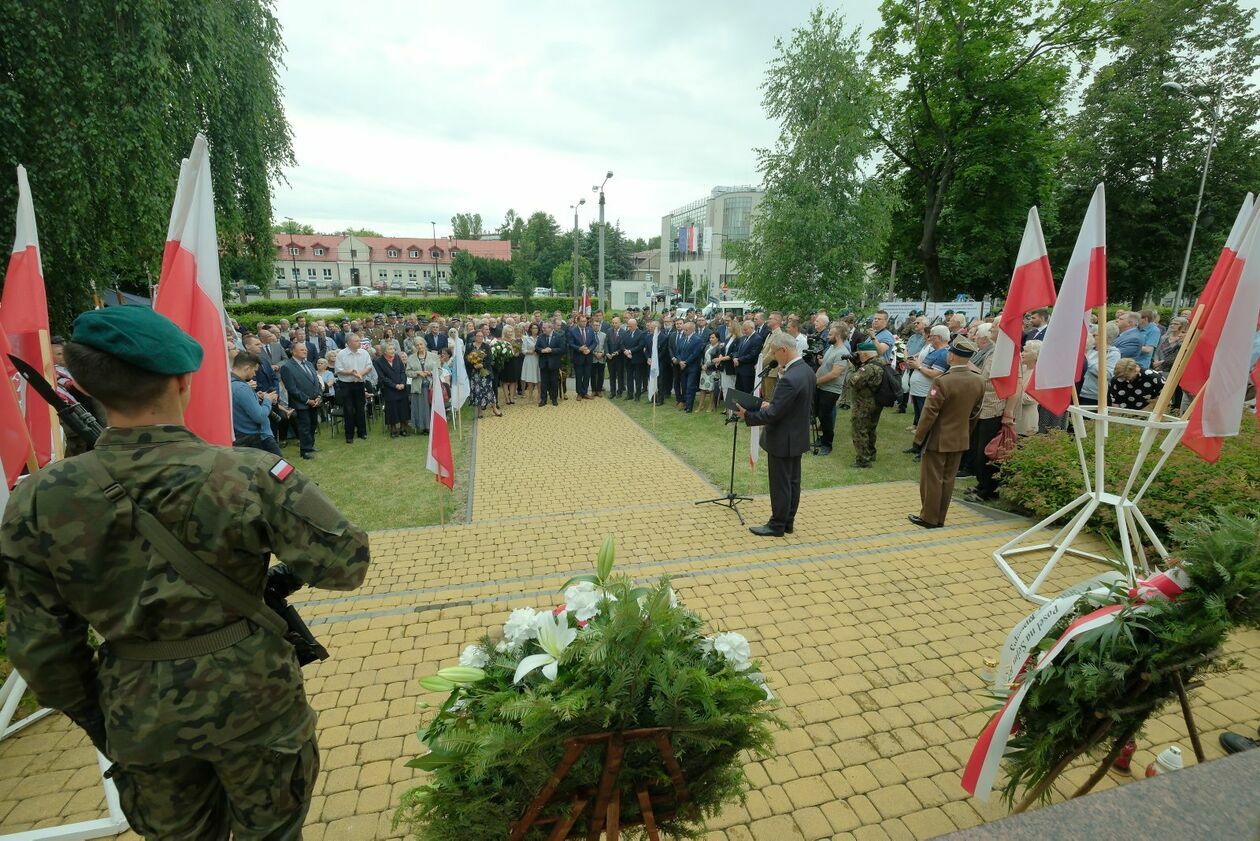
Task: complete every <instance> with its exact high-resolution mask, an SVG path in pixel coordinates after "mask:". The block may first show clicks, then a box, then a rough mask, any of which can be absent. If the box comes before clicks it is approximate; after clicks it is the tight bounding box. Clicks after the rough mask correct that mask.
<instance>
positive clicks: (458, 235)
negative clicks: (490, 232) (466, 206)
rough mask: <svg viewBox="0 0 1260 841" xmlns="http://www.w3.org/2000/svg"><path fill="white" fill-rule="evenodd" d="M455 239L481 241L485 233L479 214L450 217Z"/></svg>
mask: <svg viewBox="0 0 1260 841" xmlns="http://www.w3.org/2000/svg"><path fill="white" fill-rule="evenodd" d="M451 228H452V230H453V232H454V234H455V239H481V235H482V234H484V233H485V229H484V228H483V227H482V222H481V214H480V213H456V214H455V215H454V216H452V217H451Z"/></svg>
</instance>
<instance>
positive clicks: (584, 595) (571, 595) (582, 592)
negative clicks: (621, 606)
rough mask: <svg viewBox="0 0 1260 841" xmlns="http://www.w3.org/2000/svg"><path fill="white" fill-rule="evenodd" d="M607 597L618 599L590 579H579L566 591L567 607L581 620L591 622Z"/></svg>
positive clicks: (565, 604) (612, 600)
mask: <svg viewBox="0 0 1260 841" xmlns="http://www.w3.org/2000/svg"><path fill="white" fill-rule="evenodd" d="M605 599H606V600H608V601H610V602H615V601H617V597H616V596H614V595H613V594H612V593H610V592H608V591H607V590H605V589H604V588H603V587H596V586H595V585H594V584H592V583H591V582H589V581H579V582H578V583H577V584H574V585H572V586H571V587H568V588H566V589H565V591H564V606H565V609H566V610H568V611H569V612H570V613H572V614H573V615H574V616H576V617H577V619H578V621H579V622H589V621H591V620H592V619H594V618H595V617H596V616H598V615H599V605H600V603H601V602H603V601H604V600H605Z"/></svg>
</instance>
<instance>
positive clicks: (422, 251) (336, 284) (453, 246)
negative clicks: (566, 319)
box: [272, 234, 512, 291]
mask: <svg viewBox="0 0 1260 841" xmlns="http://www.w3.org/2000/svg"><path fill="white" fill-rule="evenodd" d="M275 242H276V265H275V278H274V279H273V281H272V283H273V284H274V285H275V286H277V287H279V288H281V289H283V288H286V287H292V286H294V285H295V284H296V285H297V286H299V287H302V288H307V287H310V286H314V287H315V288H317V289H329V290H330V291H331V290H333V289H336V288H345V287H348V286H374V287H376V288H378V289H389V290H404V289H406V290H409V291H419V290H422V289H426V288H427V289H428V290H429V291H433V290H434V289H435V288H437V289H440V288H441V286H443V285H445V284H446V283H449V282H450V272H451V260H452V259H453V258H454V256H455V255H456V254H458V253H459V252H461V251H466V252H468V253H469V254H472V255H473V256H476V257H485V258H487V259H490V260H511V259H512V243H511V242H510V241H509V240H467V239H460V240H453V239H450V238H438V239H436V240H435V239H432V238H430V237H357V236H350V237H348V236H342V235H341V234H275ZM435 281H436V283H435Z"/></svg>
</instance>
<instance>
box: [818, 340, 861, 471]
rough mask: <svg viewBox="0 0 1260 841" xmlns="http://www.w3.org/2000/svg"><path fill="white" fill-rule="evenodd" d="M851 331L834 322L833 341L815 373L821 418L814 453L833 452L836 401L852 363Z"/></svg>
mask: <svg viewBox="0 0 1260 841" xmlns="http://www.w3.org/2000/svg"><path fill="white" fill-rule="evenodd" d="M848 338H849V331H848V329H847V328H846V327H845V326H844V325H843V324H839V323H837V324H835V325H833V326H832V328H831V330H830V333H829V335H828V339H830V341H831V343H830V344H829V345H828V346H827V350H826V351H825V352H824V353H823V355H822V361H821V362H820V364H819V366H818V371H817V372H816V374H815V377H816V380H815V381H816V384H817V387H818V388H817V391H816V392H815V393H814V413H815V415H816V416H817V418H818V429H819V438H818V449H816V450H814V455H819V456H827V455H831V445H832V443H833V442H834V439H835V433H836V403H837V402H838V401H839V400H840V394H841V392H843V391H844V381H845V379H846V378H847V376H848V373H849V368H850V367H851V365H852V362H853V361H855V360H853V356H852V355H851V354H850V353H849V347H848V344H847V343H846V341H847V339H848Z"/></svg>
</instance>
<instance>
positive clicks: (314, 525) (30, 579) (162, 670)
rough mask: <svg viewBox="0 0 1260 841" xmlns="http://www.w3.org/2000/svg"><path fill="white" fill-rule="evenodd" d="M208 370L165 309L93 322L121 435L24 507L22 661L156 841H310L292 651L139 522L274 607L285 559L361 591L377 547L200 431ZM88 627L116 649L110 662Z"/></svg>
mask: <svg viewBox="0 0 1260 841" xmlns="http://www.w3.org/2000/svg"><path fill="white" fill-rule="evenodd" d="M201 355H202V351H201V347H200V346H199V345H198V344H197V343H196V342H195V341H193V340H192V339H191V338H190V337H189V336H187V335H186V334H185V333H183V332H182V331H181V330H179V328H178V327H176V326H175V325H174V324H173V323H171V322H170V321H169V320H167V319H166V318H164V317H162V316H161V315H158V314H156V313H154V312H153V311H152V310H150V309H147V308H140V307H117V308H111V309H106V310H97V311H94V312H89V313H85V314H84V315H82V316H80V317H79V319H78V320H77V321H76V322H75V326H74V336H73V339H72V341H71V342H70V343H69V344H68V345H67V346H66V362H67V366H68V367H69V369H70V371H71V373H72V374H73V376H74V378H75V381H76V383H77V384H78V386H79V387H80V388H81V389H83V390H84V391H86V392H88V393H89V394H91V395H92V396H93V397H94V398H95V399H97V400H98V401H100V403H101V404H103V405H104V407H105V410H106V413H107V415H108V419H109V427H108V429H106V431H105V432H104V434H103V435H102V436H101V437H100V440H99V441H98V442H97V445H96V449H95V450H94V451H92V452H89V453H85V454H83V455H80V456H76V457H74V458H70V459H66V460H64V461H61V462H58V463H56V464H53V465H51V466H49V467H47V468H45V469H43V470H41V471H39V472H38V473H36V474H35V475H33V476H31V477H30V478H28V479H26V480H24V481H23V482H21V483H19V484H18V486H17V488H16V489H15V490H14V492H13V495H12V497H11V499H10V501H9V505H8V507H7V509H6V511H5V516H4V520H3V524H2V525H0V579H3V581H2V582H0V583H4V584H5V585H6V586H7V589H6V598H7V606H8V611H9V614H8V649H9V657H10V658H11V659H12V661H13V664H14V666H16V667H17V669H18V670H19V671H20V672H21V674H22V676H23V677H24V678H26V679H27V681H28V683H29V684H30V686H31V688H32V690H33V691H34V693H35V695H36V697H37V698H38V699H39V701H40V702H41V703H43V704H44V705H46V706H49V707H52V708H54V709H58V710H62V711H64V712H65V713H66V714H67V715H68V716H69V717H70V718H71V719H73V720H74V721H75V722H76V723H77V724H78V725H79V726H80V727H82V728H83V729H84V730H86V731H87V733H88V734H89V735H90V736H91V738H92V741H93V743H94V744H95V745H96V746H97V747H98V748H99V749H100V750H101V752H102V753H104V754H105V755H106V756H107V757H109V758H110V759H112V760H113V761H114V763H115V764H114V767H113V768H111V770H110V776H111V777H112V778H113V779H114V780H115V782H116V783H117V785H118V790H119V795H120V799H121V801H122V807H123V811H124V812H125V813H126V815H127V819H128V822H129V823H130V824H131V826H132V828H133V829H135V830H136V831H137V832H138V833H140V834H141V835H142V836H144V837H145V838H148V839H158V838H161V839H173V838H179V839H227V838H228V837H229V834H230V833H231V834H234V835H235V837H236V838H238V839H262V838H267V839H291V838H299V837H300V836H301V827H302V821H303V819H304V817H305V815H306V811H307V808H308V806H309V802H310V795H311V791H312V788H313V786H314V783H315V777H316V775H317V773H318V769H319V756H318V748H317V746H316V743H315V713H314V711H313V710H312V709H311V707H310V705H309V703H308V702H307V699H306V694H305V691H304V688H303V684H302V674H301V672H300V670H299V665H298V661H297V659H296V657H295V655H294V649H293V646H292V645H291V644H289V643H288V642H287V641H286V640H285V639H284V638H283V637H282V636H280V635H279V634H278V633H275V632H274V628H273V629H272V630H264V629H263V628H262V627H260V626H259V625H257V624H254V623H252V622H250V621H249V620H247V619H245V618H243V616H242V612H241V611H239V610H234V609H233V607H231V606H229V603H228V602H227V601H223V600H220V598H218V597H216V596H215V595H213V594H211V593H210V592H208V591H207V588H206V587H204V586H196V585H194V584H193V583H191V582H190V581H189V580H188V579H186V578H185V576H183V575H182V574H181V573H180V572H179V571H178V570H177V568H176V565H175V564H172V563H171V562H170V561H169V558H170V557H172V556H174V555H175V554H177V552H176V551H175V550H171V551H168V552H159V551H158V550H157V549H156V548H155V546H154V544H153V543H151V542H149V540H148V539H146V538H145V537H142V536H141V535H140V534H139V533H138V528H140V526H138V525H137V523H146V524H147V523H151V522H152V521H151V520H150V519H148V517H149V515H152V517H153V518H156V521H157V523H158V524H160V527H164V528H165V530H166V531H168V532H170V533H171V535H173V537H174V538H175V540H176V541H178V544H183V546H184V547H186V549H187V550H189V552H191V554H192V556H193V557H194V558H195V559H196V561H200V562H201V564H202V565H203V567H211V568H212V569H213V570H214V571H217V573H219V574H221V575H222V576H223V577H224V578H226V579H228V580H229V581H231V582H234V583H235V584H236V585H239V587H241V588H244V590H245V591H247V592H246V595H248V596H254V595H257V596H259V597H261V594H262V592H263V587H264V579H266V578H267V577H268V573H267V570H268V563H269V559H270V558H271V556H272V555H275V556H276V558H277V559H279V560H280V561H281V562H283V563H284V564H285V565H287V568H288V569H287V571H282V572H283V574H282V575H281V576H273V578H275V577H279V578H281V579H282V580H285V581H287V586H286V590H287V589H295V588H296V587H299V586H301V584H302V583H306V584H309V585H311V586H315V587H321V588H328V589H336V590H349V589H353V588H355V587H358V586H359V585H360V584H361V583H362V581H363V577H364V575H365V574H366V572H367V566H368V559H369V558H368V542H367V536H366V535H365V534H364V533H363V532H362V531H361V530H360V529H358V528H356V527H355V526H353V525H352V524H350V523H349V522H347V521H346V519H345V517H343V516H342V515H341V514H340V512H338V511H337V509H336V508H335V507H334V506H333V504H332V503H331V502H330V501H329V500H328V499H327V497H325V496H324V495H323V493H322V492H321V491H320V490H319V489H318V488H317V487H316V486H315V485H314V484H312V483H310V482H308V481H307V480H306V479H304V478H303V477H302V476H301V474H299V473H297V472H296V471H294V470H293V468H292V467H291V466H290V465H288V464H287V463H286V462H284V461H283V460H280V459H277V458H276V457H275V456H271V455H268V454H266V453H262V452H259V451H255V450H241V449H229V448H223V447H215V446H211V445H208V444H206V443H204V442H203V441H201V440H200V439H198V438H197V437H196V436H194V435H193V434H192V433H191V432H189V431H188V430H187V429H186V428H185V427H184V426H183V421H184V410H185V409H186V407H187V405H188V398H189V387H190V382H191V379H192V378H191V374H190V372H192V371H195V370H197V368H198V367H199V366H200V363H201ZM102 475H104V476H105V477H107V478H106V479H105V480H102V479H101V477H102ZM110 478H112V480H113V485H106V484H105V483H107V482H108V479H110ZM103 487H107V490H105V491H103V490H102V488H103ZM119 488H121V491H119ZM124 492H125V493H124ZM107 494H108V495H107ZM147 533H148V534H150V535H151V534H152V531H151V530H150V531H149V532H147ZM178 544H176V545H178ZM185 554H187V553H185ZM194 563H195V562H194ZM185 564H186V562H185ZM181 568H182V567H181ZM259 601H260V602H261V598H259ZM256 615H257V614H256ZM264 624H265V623H264ZM89 627H91V628H92V629H93V630H95V631H96V632H97V634H99V635H100V637H102V638H103V639H104V643H102V644H101V646H100V647H99V648H98V649H96V650H95V651H93V649H92V647H91V646H90V645H89V644H88V628H89Z"/></svg>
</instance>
